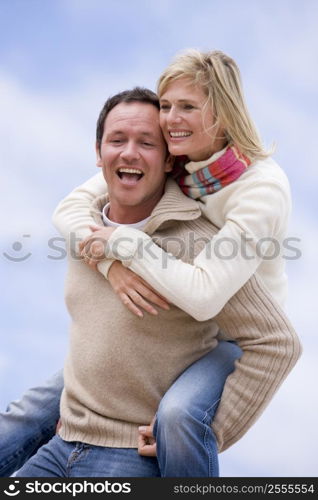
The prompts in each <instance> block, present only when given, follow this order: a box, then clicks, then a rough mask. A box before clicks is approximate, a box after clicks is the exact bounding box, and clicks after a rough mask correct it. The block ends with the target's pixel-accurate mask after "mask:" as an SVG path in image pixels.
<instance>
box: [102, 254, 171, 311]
mask: <svg viewBox="0 0 318 500" xmlns="http://www.w3.org/2000/svg"><path fill="white" fill-rule="evenodd" d="M108 281H109V283H110V284H111V286H112V287H113V290H114V292H115V293H116V294H117V295H118V296H119V298H120V300H121V301H122V303H123V304H124V306H126V307H127V308H128V309H129V310H130V311H131V312H132V313H133V314H136V316H139V317H140V318H142V317H143V313H142V311H141V309H140V308H142V309H144V310H145V311H146V312H148V313H149V314H153V315H154V316H156V315H157V314H158V311H157V309H155V308H154V307H153V306H152V305H151V304H149V302H153V303H154V304H156V305H157V306H159V307H161V308H162V309H165V310H169V309H170V308H169V304H168V302H167V301H166V300H165V299H164V298H163V297H161V295H159V294H158V293H157V292H156V291H155V290H153V289H152V288H151V287H150V286H149V285H148V283H146V282H145V281H144V280H143V279H142V278H140V276H138V275H137V274H135V273H134V272H133V271H130V269H127V267H125V266H123V265H122V263H121V262H119V261H118V260H115V262H114V263H113V264H112V265H111V267H110V269H109V271H108ZM148 301H149V302H148Z"/></svg>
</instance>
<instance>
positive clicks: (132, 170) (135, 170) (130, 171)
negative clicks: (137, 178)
mask: <svg viewBox="0 0 318 500" xmlns="http://www.w3.org/2000/svg"><path fill="white" fill-rule="evenodd" d="M118 172H120V173H121V174H138V175H142V174H143V172H142V171H141V170H139V169H138V168H120V169H119V170H118Z"/></svg>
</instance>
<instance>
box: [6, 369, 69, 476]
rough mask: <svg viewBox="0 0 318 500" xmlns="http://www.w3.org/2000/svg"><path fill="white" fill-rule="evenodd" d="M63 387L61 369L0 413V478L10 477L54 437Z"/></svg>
mask: <svg viewBox="0 0 318 500" xmlns="http://www.w3.org/2000/svg"><path fill="white" fill-rule="evenodd" d="M63 386H64V380H63V371H62V370H61V371H60V372H58V373H56V374H55V375H54V376H53V377H52V378H51V379H50V380H48V381H47V382H46V383H45V384H43V385H42V386H39V387H35V388H33V389H30V390H28V391H27V392H26V393H25V394H24V395H23V397H22V399H21V400H19V401H14V402H13V403H11V404H10V405H9V406H8V408H7V410H6V412H5V413H0V477H8V476H10V475H11V474H12V473H13V472H14V471H16V470H17V469H19V468H20V467H21V466H22V465H23V464H24V463H25V462H26V460H27V459H28V458H29V457H30V456H32V455H33V454H34V453H35V452H36V451H37V449H38V448H39V447H40V446H42V445H43V444H45V443H47V442H48V441H49V440H50V439H51V438H52V437H53V436H54V434H55V429H56V424H57V421H58V419H59V417H60V397H61V392H62V390H63Z"/></svg>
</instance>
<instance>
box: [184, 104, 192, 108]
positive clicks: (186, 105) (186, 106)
mask: <svg viewBox="0 0 318 500" xmlns="http://www.w3.org/2000/svg"><path fill="white" fill-rule="evenodd" d="M183 107H184V109H194V106H192V104H185V105H184V106H183Z"/></svg>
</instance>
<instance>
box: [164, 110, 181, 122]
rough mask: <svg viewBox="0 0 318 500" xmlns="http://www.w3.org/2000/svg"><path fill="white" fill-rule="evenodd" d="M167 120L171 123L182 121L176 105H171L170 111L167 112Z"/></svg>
mask: <svg viewBox="0 0 318 500" xmlns="http://www.w3.org/2000/svg"><path fill="white" fill-rule="evenodd" d="M167 121H168V122H169V123H180V122H181V116H180V114H179V112H178V110H177V108H176V107H175V106H171V108H170V110H169V113H168V114H167Z"/></svg>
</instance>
